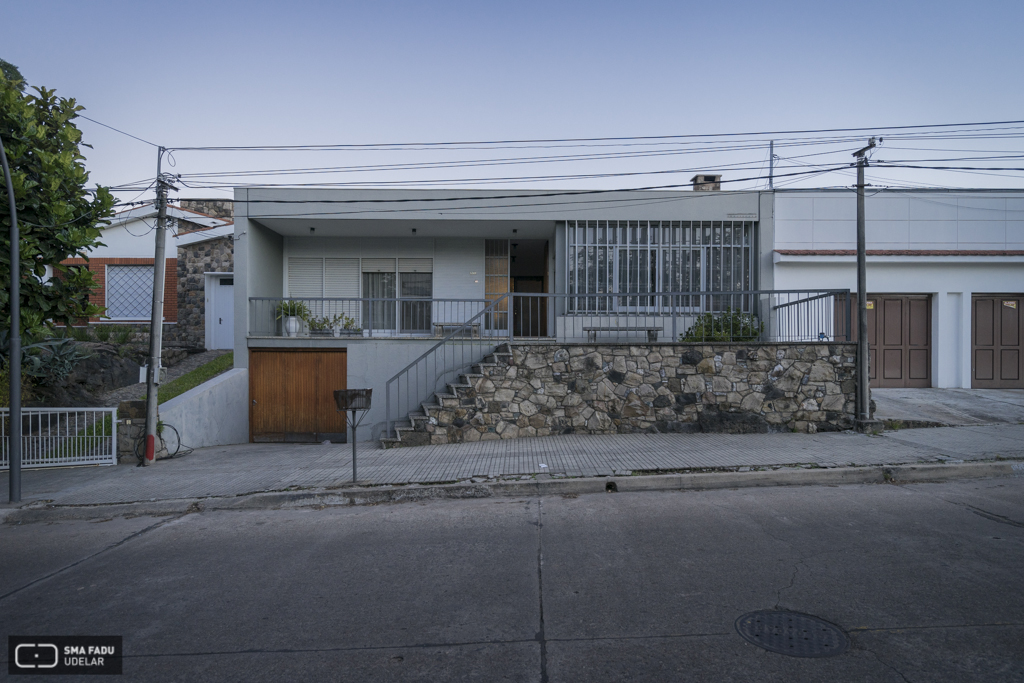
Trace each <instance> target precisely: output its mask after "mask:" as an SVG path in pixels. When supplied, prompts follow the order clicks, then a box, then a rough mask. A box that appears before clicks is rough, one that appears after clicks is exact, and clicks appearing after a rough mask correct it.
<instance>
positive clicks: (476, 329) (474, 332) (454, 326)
mask: <svg viewBox="0 0 1024 683" xmlns="http://www.w3.org/2000/svg"><path fill="white" fill-rule="evenodd" d="M463 327H468V328H469V335H470V337H476V338H477V339H479V338H480V323H434V336H435V337H443V336H444V335H445V331H446V330H447V331H448V332H454V331H455V330H458V329H460V328H463Z"/></svg>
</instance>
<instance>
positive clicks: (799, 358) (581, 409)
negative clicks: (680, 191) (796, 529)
mask: <svg viewBox="0 0 1024 683" xmlns="http://www.w3.org/2000/svg"><path fill="white" fill-rule="evenodd" d="M855 355H856V345H851V344H827V343H809V342H808V343H789V344H785V343H783V344H752V343H716V344H709V345H703V344H651V345H646V346H625V345H623V346H601V345H582V344H543V345H522V346H514V347H512V348H511V350H510V352H509V353H504V354H503V353H497V354H495V356H494V357H493V360H494V361H495V362H494V363H484V364H481V365H479V366H478V370H479V371H480V374H472V375H467V376H465V378H464V379H465V381H464V382H463V384H462V385H460V386H453V387H452V389H453V390H454V391H455V392H456V394H454V395H451V396H443V397H438V400H439V403H440V404H439V405H437V406H425V408H426V415H425V416H422V417H419V418H416V419H413V420H412V425H413V428H411V429H405V430H402V431H401V443H388V444H386V445H421V444H427V443H435V444H437V443H452V442H462V441H480V440H488V439H511V438H516V437H530V436H546V435H550V434H567V433H586V434H614V433H629V432H730V433H763V432H774V431H798V432H810V433H814V432H819V431H837V430H843V429H850V428H851V427H852V426H853V418H854V394H855V371H854V367H855Z"/></svg>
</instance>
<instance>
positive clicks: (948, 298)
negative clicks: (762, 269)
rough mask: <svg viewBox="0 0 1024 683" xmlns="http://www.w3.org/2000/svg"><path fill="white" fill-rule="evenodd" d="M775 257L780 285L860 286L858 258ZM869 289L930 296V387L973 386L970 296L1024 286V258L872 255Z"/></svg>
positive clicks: (842, 287) (852, 287)
mask: <svg viewBox="0 0 1024 683" xmlns="http://www.w3.org/2000/svg"><path fill="white" fill-rule="evenodd" d="M778 258H779V257H778V256H777V259H778ZM817 258H819V259H820V260H816V261H811V260H806V259H804V260H796V259H793V260H789V261H785V260H782V261H780V260H777V261H776V263H775V269H774V270H775V286H776V288H778V289H808V288H814V289H849V290H850V291H856V289H857V264H856V260H855V258H854V257H842V258H841V259H840V258H836V257H832V258H828V257H817ZM867 282H868V292H870V293H872V294H931V295H932V385H933V386H935V387H940V388H952V387H970V386H971V296H972V295H973V294H983V293H1010V292H1020V291H1022V290H1024V257H994V258H993V257H956V256H947V257H940V256H936V257H922V256H918V257H912V256H907V257H868V270H867Z"/></svg>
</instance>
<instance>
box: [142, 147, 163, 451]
mask: <svg viewBox="0 0 1024 683" xmlns="http://www.w3.org/2000/svg"><path fill="white" fill-rule="evenodd" d="M164 151H165V150H164V148H163V147H159V148H157V157H156V208H157V214H156V249H155V251H154V254H153V310H152V316H151V317H150V322H149V366H148V367H147V368H146V457H145V458H143V459H142V465H143V466H146V465H152V464H154V463H155V462H156V437H157V433H156V426H157V406H158V405H159V401H158V397H157V390H158V387H159V385H160V347H161V345H162V344H163V336H164V334H163V332H164V324H163V323H164V320H163V319H164V279H165V278H164V275H165V272H164V271H165V270H166V268H167V264H166V258H165V257H164V251H165V249H166V241H167V230H166V228H167V189H168V187H169V186H168V184H167V183H166V182H164V179H163V176H162V175H161V162H162V161H163V156H164Z"/></svg>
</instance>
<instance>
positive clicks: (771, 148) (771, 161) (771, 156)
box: [761, 140, 775, 190]
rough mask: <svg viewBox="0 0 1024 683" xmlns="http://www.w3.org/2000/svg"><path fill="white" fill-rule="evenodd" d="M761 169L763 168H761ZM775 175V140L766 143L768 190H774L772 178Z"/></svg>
mask: <svg viewBox="0 0 1024 683" xmlns="http://www.w3.org/2000/svg"><path fill="white" fill-rule="evenodd" d="M761 168H764V166H762V167H761ZM774 175H775V140H770V141H769V142H768V189H769V190H772V189H774V188H775V184H774V182H773V180H774V179H773V178H772V176H774Z"/></svg>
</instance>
